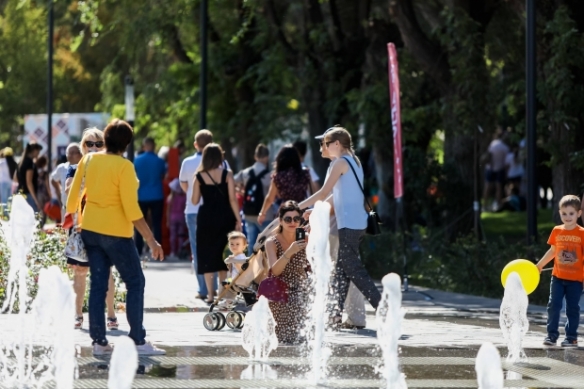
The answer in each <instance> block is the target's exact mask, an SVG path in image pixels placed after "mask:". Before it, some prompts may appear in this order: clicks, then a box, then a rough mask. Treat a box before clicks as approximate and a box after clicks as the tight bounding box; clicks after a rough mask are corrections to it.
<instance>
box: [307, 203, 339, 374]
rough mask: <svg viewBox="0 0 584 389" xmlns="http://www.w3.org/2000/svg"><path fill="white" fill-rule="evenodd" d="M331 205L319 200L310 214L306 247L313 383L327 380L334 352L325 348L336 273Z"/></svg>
mask: <svg viewBox="0 0 584 389" xmlns="http://www.w3.org/2000/svg"><path fill="white" fill-rule="evenodd" d="M330 212H331V206H330V204H329V203H328V202H323V201H319V202H317V203H316V205H315V206H314V210H313V211H312V213H311V215H310V237H309V239H308V244H307V247H306V258H307V259H308V261H309V263H310V266H311V268H312V276H311V281H312V289H313V291H314V293H313V296H312V304H311V305H310V308H309V312H308V323H307V332H308V335H309V347H310V352H311V354H312V355H311V365H312V370H311V372H310V378H311V379H312V380H314V382H319V381H322V380H324V379H325V378H326V368H327V361H328V359H329V357H330V355H331V350H330V349H329V348H328V347H326V345H325V339H324V338H325V330H326V324H327V320H328V317H329V313H328V312H327V305H328V304H327V302H328V293H329V288H330V279H331V274H332V272H333V268H334V266H333V261H332V259H331V255H330V246H329V244H330V243H329V232H330Z"/></svg>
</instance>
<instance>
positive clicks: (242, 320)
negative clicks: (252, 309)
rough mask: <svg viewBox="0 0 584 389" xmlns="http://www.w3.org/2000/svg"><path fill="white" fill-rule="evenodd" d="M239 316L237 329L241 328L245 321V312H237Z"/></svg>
mask: <svg viewBox="0 0 584 389" xmlns="http://www.w3.org/2000/svg"><path fill="white" fill-rule="evenodd" d="M238 313H239V316H241V323H240V324H239V326H238V327H237V328H238V329H242V328H243V324H244V322H245V312H238Z"/></svg>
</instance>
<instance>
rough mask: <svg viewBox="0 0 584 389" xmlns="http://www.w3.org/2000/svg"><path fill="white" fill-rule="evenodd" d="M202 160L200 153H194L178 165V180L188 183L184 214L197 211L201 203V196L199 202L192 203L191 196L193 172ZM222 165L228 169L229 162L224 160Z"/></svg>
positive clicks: (193, 183) (193, 181)
mask: <svg viewBox="0 0 584 389" xmlns="http://www.w3.org/2000/svg"><path fill="white" fill-rule="evenodd" d="M202 160H203V154H202V153H196V154H195V155H192V156H190V157H188V158H185V159H184V160H183V162H182V165H181V167H180V173H179V174H178V179H179V180H180V182H186V183H187V184H188V189H187V205H186V206H185V214H186V215H189V214H193V213H199V207H200V206H201V204H203V198H202V197H201V201H199V204H196V205H195V204H193V202H192V201H191V198H192V197H193V187H194V186H195V179H196V178H195V174H196V173H197V169H198V168H199V165H201V161H202ZM223 166H224V167H225V168H226V169H229V163H228V162H227V161H224V163H223Z"/></svg>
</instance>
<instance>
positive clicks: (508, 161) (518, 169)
mask: <svg viewBox="0 0 584 389" xmlns="http://www.w3.org/2000/svg"><path fill="white" fill-rule="evenodd" d="M505 165H507V166H508V167H509V171H508V172H507V177H508V178H517V177H521V176H523V174H524V173H525V170H524V169H523V164H521V160H517V161H516V160H515V153H513V152H511V153H509V154H507V157H506V158H505Z"/></svg>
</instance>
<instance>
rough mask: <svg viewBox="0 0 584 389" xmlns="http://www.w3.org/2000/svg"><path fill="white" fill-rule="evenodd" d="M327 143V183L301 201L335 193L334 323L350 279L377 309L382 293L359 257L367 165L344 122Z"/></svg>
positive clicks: (310, 203) (311, 201)
mask: <svg viewBox="0 0 584 389" xmlns="http://www.w3.org/2000/svg"><path fill="white" fill-rule="evenodd" d="M322 145H323V147H326V148H327V151H328V154H329V156H330V158H331V159H334V161H333V162H332V163H331V167H330V173H329V174H328V176H327V178H326V180H325V182H324V185H323V186H322V188H321V189H320V190H319V191H317V192H316V193H315V194H314V195H312V196H310V197H309V198H308V199H306V200H305V201H303V202H301V203H300V208H307V207H310V206H313V205H314V204H315V203H316V202H317V201H319V200H321V201H324V200H326V198H327V197H328V195H329V193H331V192H332V193H333V208H334V212H335V217H336V219H337V227H338V231H339V242H340V245H339V252H338V258H337V262H336V269H335V271H336V275H335V284H336V285H335V288H336V290H337V292H338V301H337V304H338V307H339V310H338V311H337V312H336V314H335V316H334V318H333V324H335V325H340V324H341V321H342V313H343V309H344V304H345V300H346V298H347V292H348V290H349V284H350V282H353V283H354V284H355V286H356V287H357V289H359V290H360V291H361V293H363V295H364V296H365V298H366V299H367V300H368V301H369V303H371V305H372V306H373V308H375V309H377V306H378V305H379V300H381V294H380V293H379V290H378V289H377V287H376V286H375V284H374V283H373V280H372V279H371V277H370V276H369V273H367V270H366V269H365V267H364V266H363V263H362V262H361V259H360V257H359V245H360V243H361V240H362V239H363V236H364V235H365V229H366V228H367V212H366V211H365V196H364V194H363V192H362V191H361V186H363V167H362V166H361V162H360V161H359V158H357V156H356V155H355V152H354V150H353V142H352V139H351V134H350V133H349V132H348V131H347V130H346V129H345V128H342V127H340V126H335V127H333V128H332V129H330V131H327V132H326V133H325V136H324V139H323V143H322Z"/></svg>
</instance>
